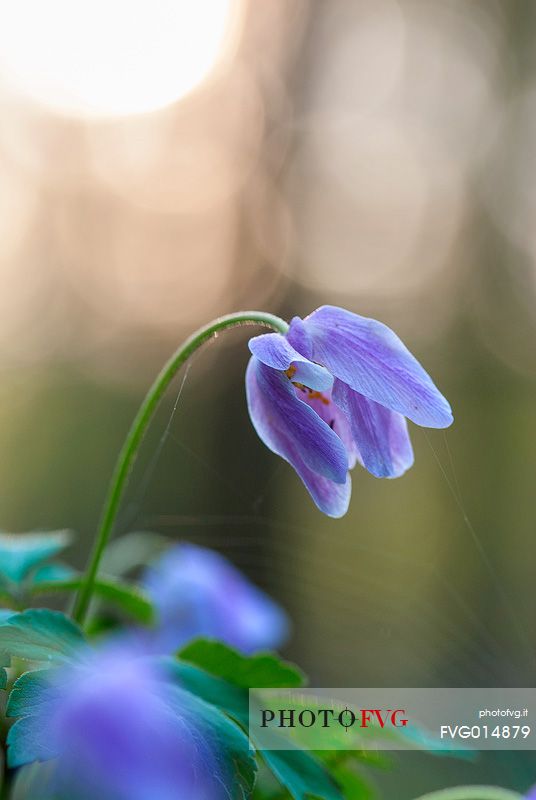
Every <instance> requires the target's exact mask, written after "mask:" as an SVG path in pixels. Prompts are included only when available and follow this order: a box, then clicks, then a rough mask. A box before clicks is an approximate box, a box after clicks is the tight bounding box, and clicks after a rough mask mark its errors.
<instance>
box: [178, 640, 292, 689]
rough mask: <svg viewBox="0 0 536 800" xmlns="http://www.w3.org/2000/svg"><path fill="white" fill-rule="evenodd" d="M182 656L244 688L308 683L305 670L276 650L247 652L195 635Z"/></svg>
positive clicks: (286, 686)
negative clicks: (194, 638) (278, 653)
mask: <svg viewBox="0 0 536 800" xmlns="http://www.w3.org/2000/svg"><path fill="white" fill-rule="evenodd" d="M179 657H180V659H181V660H182V661H187V662H189V663H190V664H194V665H195V666H197V667H201V669H204V670H205V671H206V672H210V674H211V675H216V676H218V677H219V678H222V679H223V680H225V681H228V682H229V683H232V684H234V685H235V686H242V687H243V688H245V689H254V688H256V689H262V688H272V689H278V688H289V689H292V688H295V687H299V686H303V685H304V683H305V675H304V673H303V672H302V671H301V670H300V669H299V668H298V667H297V666H296V665H295V664H290V663H289V662H287V661H283V660H282V659H280V658H279V656H277V655H275V654H274V653H256V654H255V655H253V656H245V655H243V654H242V653H239V652H238V651H237V650H234V649H233V648H232V647H228V646H227V645H226V644H223V642H218V641H215V640H213V639H196V640H195V641H193V642H190V643H189V644H187V645H186V647H184V648H183V649H182V650H181V651H180V653H179Z"/></svg>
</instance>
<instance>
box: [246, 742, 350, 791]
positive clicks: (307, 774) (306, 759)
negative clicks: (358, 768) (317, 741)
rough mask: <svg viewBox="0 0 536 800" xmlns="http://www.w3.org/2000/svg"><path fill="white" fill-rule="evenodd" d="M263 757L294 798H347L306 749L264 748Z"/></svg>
mask: <svg viewBox="0 0 536 800" xmlns="http://www.w3.org/2000/svg"><path fill="white" fill-rule="evenodd" d="M261 755H262V758H263V760H264V762H265V763H266V764H267V766H268V767H269V768H270V769H271V770H272V772H273V774H274V775H275V776H276V778H277V779H278V780H279V781H280V783H281V784H282V785H283V786H284V787H285V788H286V789H288V791H289V792H290V794H291V795H292V797H293V798H294V800H308V799H309V798H312V797H315V798H319V800H343V795H342V794H341V792H340V791H339V788H338V786H337V784H336V783H335V781H334V780H333V779H332V778H331V776H330V774H329V773H328V771H327V770H326V769H324V767H323V766H322V764H321V763H320V761H318V759H316V758H315V757H314V756H313V755H312V753H308V752H307V751H306V750H299V749H298V748H296V749H295V750H263V751H262V752H261Z"/></svg>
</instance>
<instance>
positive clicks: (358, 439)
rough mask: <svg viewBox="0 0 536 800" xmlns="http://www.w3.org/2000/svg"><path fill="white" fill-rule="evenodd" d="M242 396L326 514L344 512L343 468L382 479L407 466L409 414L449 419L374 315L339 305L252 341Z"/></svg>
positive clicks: (415, 418) (438, 422) (437, 421)
mask: <svg viewBox="0 0 536 800" xmlns="http://www.w3.org/2000/svg"><path fill="white" fill-rule="evenodd" d="M249 348H250V350H251V353H252V358H251V359H250V362H249V365H248V368H247V372H246V393H247V400H248V408H249V414H250V417H251V420H252V422H253V425H254V427H255V429H256V431H257V433H258V434H259V436H260V438H261V439H262V441H263V442H264V443H265V444H266V446H267V447H269V448H270V450H272V451H273V452H274V453H277V454H278V455H280V456H281V457H282V458H284V459H285V460H286V461H288V462H289V463H290V464H291V465H292V466H293V467H294V469H295V470H296V472H297V473H298V475H299V476H300V478H301V479H302V481H303V482H304V484H305V486H306V487H307V489H308V490H309V493H310V494H311V496H312V498H313V500H314V501H315V503H316V505H317V506H318V507H319V508H320V510H321V511H323V512H324V513H325V514H328V515H329V516H331V517H341V516H343V514H345V513H346V511H347V509H348V503H349V501H350V493H351V480H350V476H349V470H350V469H352V468H353V467H354V466H355V464H356V462H357V461H359V463H360V464H362V466H364V467H365V469H367V470H368V471H369V472H370V473H372V475H375V476H376V477H378V478H397V477H399V476H400V475H402V474H403V473H404V472H405V471H406V470H407V469H409V467H411V465H412V464H413V449H412V447H411V441H410V438H409V434H408V429H407V423H406V417H407V418H408V419H410V420H411V421H412V422H415V423H416V424H417V425H422V426H425V427H429V428H446V427H448V426H449V425H450V424H451V423H452V413H451V410H450V406H449V404H448V402H447V400H446V399H445V398H444V397H443V395H442V394H441V393H440V392H439V390H438V389H437V388H436V386H435V385H434V383H433V382H432V379H431V378H430V376H429V375H428V374H427V373H426V372H425V371H424V369H423V368H422V367H421V365H420V364H419V362H418V361H417V360H416V359H415V358H414V356H413V355H412V354H411V353H410V352H409V350H408V349H407V348H406V347H405V345H404V344H403V343H402V342H401V341H400V339H399V338H398V336H397V335H396V334H395V333H394V332H393V331H392V330H391V329H390V328H388V327H387V326H386V325H384V324H383V323H381V322H378V321H376V320H374V319H368V318H366V317H360V316H359V315H357V314H353V313H352V312H350V311H346V310H345V309H342V308H336V307H335V306H321V307H320V308H318V309H317V310H316V311H313V313H312V314H309V316H308V317H305V319H300V318H299V317H294V319H293V320H292V321H291V323H290V327H289V330H288V332H287V334H286V335H284V336H283V335H282V334H279V333H267V334H263V335H262V336H256V337H255V338H253V339H251V340H250V342H249Z"/></svg>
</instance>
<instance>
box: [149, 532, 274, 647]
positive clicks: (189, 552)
mask: <svg viewBox="0 0 536 800" xmlns="http://www.w3.org/2000/svg"><path fill="white" fill-rule="evenodd" d="M142 582H143V585H144V588H145V590H146V591H147V593H148V594H149V596H150V597H151V599H152V601H153V604H154V606H155V608H156V612H157V625H156V628H155V629H154V631H150V632H148V635H149V636H152V637H153V643H152V644H153V649H157V650H158V651H159V652H161V653H173V652H175V651H177V650H178V649H179V648H180V647H181V646H182V645H183V644H185V643H186V642H188V641H189V640H191V639H193V638H195V637H197V636H207V637H210V638H215V639H221V640H222V641H224V642H225V643H226V644H228V645H230V646H232V647H235V648H237V649H238V650H241V651H242V652H244V653H250V652H253V651H254V650H260V649H265V648H277V647H279V646H280V645H281V644H282V643H283V642H284V640H285V638H286V636H287V634H288V620H287V617H286V615H285V613H284V611H283V610H282V609H281V608H280V607H279V606H278V605H277V604H276V603H275V602H274V601H273V600H272V599H271V598H270V597H268V595H266V594H265V593H264V592H262V591H261V590H260V589H258V588H257V587H256V586H253V584H251V583H250V582H249V581H248V580H247V579H246V578H245V577H244V575H242V573H241V572H239V571H238V570H237V569H236V568H235V567H234V566H233V565H232V564H231V563H230V562H229V561H227V559H225V558H224V557H223V556H222V555H220V554H219V553H216V552H214V551H212V550H208V549H206V548H204V547H199V546H196V545H192V544H179V545H176V546H175V547H172V548H171V549H170V550H168V551H167V552H166V553H164V554H163V555H162V556H161V557H160V558H159V559H158V560H157V561H156V562H155V563H154V564H152V565H151V566H150V567H149V568H148V569H147V571H146V573H145V575H144V577H143V580H142Z"/></svg>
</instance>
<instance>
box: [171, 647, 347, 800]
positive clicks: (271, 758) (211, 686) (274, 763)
mask: <svg viewBox="0 0 536 800" xmlns="http://www.w3.org/2000/svg"><path fill="white" fill-rule="evenodd" d="M167 663H168V668H169V670H170V672H171V673H172V674H174V675H175V677H176V679H177V680H178V681H179V684H180V685H181V686H184V688H186V689H188V690H189V691H190V692H192V693H193V694H196V695H197V696H198V697H201V698H202V699H203V700H205V701H206V702H208V703H211V704H213V705H216V706H217V707H218V708H221V709H222V710H223V711H224V712H225V713H226V714H228V715H229V716H230V717H232V719H234V720H236V721H237V722H238V723H239V724H240V725H242V726H243V727H244V728H245V729H246V730H247V728H248V721H249V720H248V717H249V693H248V691H247V689H246V688H244V687H241V686H236V685H233V684H232V683H229V682H227V681H224V680H223V679H222V678H220V677H216V676H215V675H210V674H209V673H208V672H205V671H204V670H203V669H199V668H198V667H196V666H195V667H194V666H193V665H191V664H187V663H185V662H182V661H180V660H179V661H175V662H171V661H169V662H167ZM252 744H253V745H254V746H257V742H255V740H254V739H253V740H252ZM259 752H260V753H261V756H262V758H263V759H264V761H265V763H266V764H267V766H268V767H269V769H270V770H271V771H272V772H273V774H274V775H275V777H276V778H277V779H278V781H279V782H280V783H281V784H282V785H283V786H285V787H286V788H287V789H288V790H289V792H290V794H291V795H292V797H293V798H294V799H295V800H305V799H306V798H308V797H316V798H320V800H342V796H341V794H340V792H339V791H338V789H337V786H336V784H335V783H334V781H333V780H332V779H331V778H330V776H329V773H328V771H327V770H326V769H325V768H324V767H323V765H322V764H321V763H320V761H319V760H318V759H316V758H315V757H314V755H313V754H312V753H308V752H306V751H305V750H299V749H298V748H294V749H291V750H273V751H270V750H263V751H259Z"/></svg>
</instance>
